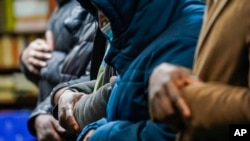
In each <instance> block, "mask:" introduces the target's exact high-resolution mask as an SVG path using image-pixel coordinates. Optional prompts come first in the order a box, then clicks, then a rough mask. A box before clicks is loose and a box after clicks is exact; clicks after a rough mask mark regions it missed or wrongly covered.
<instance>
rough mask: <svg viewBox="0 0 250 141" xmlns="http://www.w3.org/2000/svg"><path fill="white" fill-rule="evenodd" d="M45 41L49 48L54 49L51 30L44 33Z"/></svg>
mask: <svg viewBox="0 0 250 141" xmlns="http://www.w3.org/2000/svg"><path fill="white" fill-rule="evenodd" d="M45 37H46V41H47V44H48V47H49V48H50V50H54V37H53V32H52V31H51V30H47V31H46V33H45Z"/></svg>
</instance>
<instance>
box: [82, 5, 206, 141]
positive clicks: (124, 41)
mask: <svg viewBox="0 0 250 141" xmlns="http://www.w3.org/2000/svg"><path fill="white" fill-rule="evenodd" d="M78 1H80V3H81V4H82V5H83V6H85V8H91V6H90V5H89V3H88V2H89V1H86V0H78ZM90 1H91V2H92V3H94V4H95V5H96V6H97V7H98V8H99V9H101V10H102V11H103V13H104V14H105V15H106V16H107V17H108V18H109V20H110V22H111V28H112V31H113V35H114V38H113V40H112V41H111V47H110V50H109V52H108V54H107V56H106V58H105V60H106V62H107V63H108V64H110V65H112V66H113V67H114V68H115V69H116V70H117V71H118V73H119V76H120V78H119V79H118V81H117V83H116V86H115V87H114V89H113V91H112V94H111V97H110V99H109V103H108V107H107V117H106V118H105V119H102V120H100V121H97V122H95V123H92V124H90V125H88V126H87V127H85V128H84V129H83V130H82V133H81V135H80V136H84V135H85V133H86V132H87V131H88V130H89V129H93V128H94V129H97V130H96V131H95V133H94V134H93V135H92V137H91V138H90V141H101V140H102V141H106V140H112V141H118V140H119V141H137V140H143V141H146V140H148V141H153V140H156V141H163V140H164V141H165V140H174V134H173V133H171V132H169V131H168V129H167V127H166V126H164V125H160V124H156V123H154V122H152V121H150V120H149V113H148V104H147V103H148V99H147V97H148V79H149V76H150V74H151V72H152V70H153V69H154V68H155V67H156V66H157V65H159V64H160V63H162V62H169V63H172V64H178V65H182V66H185V67H188V68H191V67H192V62H193V56H194V51H195V46H196V44H197V40H198V35H199V31H200V28H201V24H202V16H203V12H204V8H205V6H204V3H202V2H201V1H199V0H119V1H117V0H90ZM90 11H91V12H92V13H93V14H94V12H95V10H93V9H90ZM79 139H80V137H79Z"/></svg>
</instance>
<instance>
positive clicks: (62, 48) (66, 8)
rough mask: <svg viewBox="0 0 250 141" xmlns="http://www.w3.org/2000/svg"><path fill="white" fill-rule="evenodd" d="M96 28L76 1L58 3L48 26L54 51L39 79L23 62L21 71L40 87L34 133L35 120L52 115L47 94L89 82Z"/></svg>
mask: <svg viewBox="0 0 250 141" xmlns="http://www.w3.org/2000/svg"><path fill="white" fill-rule="evenodd" d="M97 26H98V25H97V23H96V22H94V19H93V17H92V16H91V15H90V14H89V13H88V12H87V11H86V10H85V9H83V8H82V7H81V6H80V5H79V4H78V3H77V2H76V1H75V0H58V7H57V8H56V9H55V11H54V13H53V15H52V16H51V18H50V20H49V24H48V29H50V30H52V32H53V35H54V48H55V49H54V51H53V54H52V58H51V59H50V60H49V61H48V65H47V66H46V67H45V68H42V69H41V71H40V72H41V73H40V76H37V75H34V74H32V73H31V72H29V71H28V69H27V68H26V67H25V65H24V64H23V63H22V62H21V71H22V72H23V73H24V74H25V76H26V77H27V78H28V79H29V80H31V81H32V82H34V83H35V84H36V85H37V86H38V87H39V94H38V104H37V107H36V108H35V110H34V111H33V113H32V115H31V116H30V119H29V121H28V127H29V130H30V132H31V133H32V134H35V130H34V125H33V121H34V117H36V116H37V115H39V114H48V113H50V112H51V108H52V105H51V103H50V100H49V97H48V95H49V94H50V92H51V90H52V89H53V87H55V86H56V85H57V84H58V83H61V82H64V81H69V80H73V79H78V80H79V81H87V80H89V79H90V78H89V73H88V72H87V68H88V66H89V64H90V60H91V55H92V50H93V42H94V39H95V35H96V34H95V33H96V30H97ZM47 97H48V98H47ZM46 98H47V99H46ZM45 99H46V100H45Z"/></svg>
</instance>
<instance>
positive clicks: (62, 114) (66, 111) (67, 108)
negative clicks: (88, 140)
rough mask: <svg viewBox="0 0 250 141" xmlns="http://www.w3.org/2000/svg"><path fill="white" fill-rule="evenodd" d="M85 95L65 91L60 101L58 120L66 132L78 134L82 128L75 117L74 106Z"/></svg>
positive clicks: (68, 90)
mask: <svg viewBox="0 0 250 141" xmlns="http://www.w3.org/2000/svg"><path fill="white" fill-rule="evenodd" d="M82 96H84V93H79V92H74V91H71V90H70V89H67V90H65V91H64V92H63V93H62V94H61V95H60V96H59V99H58V120H59V123H60V125H62V126H63V127H64V128H65V129H66V130H68V131H70V132H72V133H78V132H79V130H80V127H79V125H78V123H77V121H76V119H75V117H74V106H75V104H76V102H77V101H79V99H80V98H81V97H82Z"/></svg>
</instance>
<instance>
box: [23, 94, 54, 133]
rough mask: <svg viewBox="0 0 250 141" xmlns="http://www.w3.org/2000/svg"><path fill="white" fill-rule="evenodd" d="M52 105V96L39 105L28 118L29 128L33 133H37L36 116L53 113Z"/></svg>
mask: <svg viewBox="0 0 250 141" xmlns="http://www.w3.org/2000/svg"><path fill="white" fill-rule="evenodd" d="M52 109H53V107H52V105H51V103H50V97H48V98H46V99H45V100H44V101H43V102H41V103H40V104H38V105H37V107H36V108H35V109H34V110H33V111H32V113H31V115H30V117H29V119H28V129H29V131H30V133H31V134H32V135H36V130H35V118H36V117H37V116H39V115H41V114H51V113H52Z"/></svg>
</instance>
